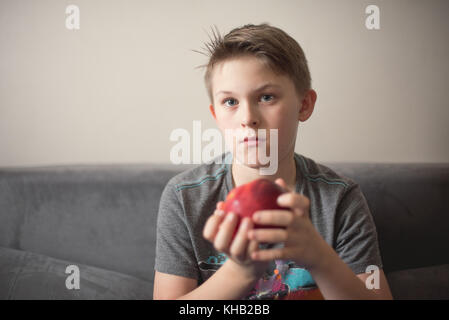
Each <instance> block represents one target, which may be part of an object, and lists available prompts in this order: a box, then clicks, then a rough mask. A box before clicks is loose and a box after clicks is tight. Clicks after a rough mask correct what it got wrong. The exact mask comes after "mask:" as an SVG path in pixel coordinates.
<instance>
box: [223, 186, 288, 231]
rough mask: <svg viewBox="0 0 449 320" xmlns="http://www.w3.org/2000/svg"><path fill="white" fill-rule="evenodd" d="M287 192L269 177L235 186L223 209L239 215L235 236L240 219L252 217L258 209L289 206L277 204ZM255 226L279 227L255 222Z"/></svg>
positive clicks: (274, 208)
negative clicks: (280, 197) (279, 197)
mask: <svg viewBox="0 0 449 320" xmlns="http://www.w3.org/2000/svg"><path fill="white" fill-rule="evenodd" d="M284 192H286V191H285V190H284V189H283V188H281V186H279V185H277V184H276V183H274V182H272V181H270V180H268V179H257V180H254V181H251V182H249V183H246V184H244V185H241V186H239V187H237V188H234V189H232V190H231V192H229V194H228V196H227V197H226V200H225V203H224V206H223V211H224V212H225V213H229V212H233V213H235V214H237V215H238V216H239V218H240V219H239V221H238V224H237V227H236V229H235V231H234V236H235V234H236V232H237V230H238V226H239V225H240V221H241V220H242V219H243V218H245V217H249V218H252V216H253V214H254V213H255V212H256V211H260V210H276V209H281V210H282V209H283V210H289V209H288V208H285V207H281V206H279V205H278V204H277V198H278V196H280V195H281V194H282V193H284ZM254 228H279V227H277V226H267V225H258V224H255V225H254Z"/></svg>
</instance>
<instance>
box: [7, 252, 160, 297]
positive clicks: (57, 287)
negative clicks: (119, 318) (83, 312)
mask: <svg viewBox="0 0 449 320" xmlns="http://www.w3.org/2000/svg"><path fill="white" fill-rule="evenodd" d="M69 265H76V266H78V268H79V275H80V277H79V278H80V281H79V284H80V287H79V289H70V290H69V289H67V287H66V279H67V278H68V277H69V276H71V274H72V273H71V272H70V273H68V274H66V273H65V271H66V268H67V267H68V266H69ZM152 293H153V283H152V282H147V281H143V280H140V279H137V278H135V277H132V276H129V275H125V274H122V273H118V272H114V271H109V270H105V269H101V268H96V267H91V266H86V265H82V264H78V263H76V262H69V261H65V260H59V259H54V258H51V257H48V256H45V255H42V254H36V253H32V252H26V251H20V250H14V249H10V248H2V247H0V299H2V300H4V299H24V300H25V299H39V300H40V299H43V300H47V299H88V300H90V299H152Z"/></svg>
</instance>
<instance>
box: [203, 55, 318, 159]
mask: <svg viewBox="0 0 449 320" xmlns="http://www.w3.org/2000/svg"><path fill="white" fill-rule="evenodd" d="M268 83H269V84H272V85H273V86H270V87H265V88H264V89H261V90H258V89H259V88H260V87H262V86H264V85H266V84H268ZM223 91H224V92H223ZM212 95H213V105H211V106H210V110H211V112H212V115H213V116H214V118H215V120H216V122H217V126H218V127H219V128H220V130H221V131H222V132H223V134H226V133H225V130H230V129H231V130H236V131H238V129H241V130H243V137H244V136H250V135H251V134H250V133H251V130H250V129H253V130H254V131H255V134H256V135H257V134H258V129H265V130H266V150H262V153H263V154H266V155H267V156H271V155H270V129H278V143H277V145H278V148H277V152H278V156H277V158H278V159H279V162H280V161H282V160H283V159H284V158H285V157H287V156H290V155H293V152H294V148H295V142H296V134H297V129H298V121H299V120H302V121H305V120H306V119H307V118H308V117H309V116H310V114H311V112H310V114H309V115H308V116H306V118H304V115H303V117H302V118H301V115H300V110H301V106H302V101H301V98H300V97H298V94H297V92H296V90H295V87H294V84H293V82H292V81H291V80H290V78H288V77H287V76H285V75H278V74H276V73H274V72H273V71H272V70H271V69H270V68H269V67H267V66H266V65H264V64H263V63H262V62H261V61H260V60H259V59H257V58H255V57H238V58H234V59H231V60H226V61H223V62H221V63H219V64H217V65H216V66H215V67H214V71H213V75H212ZM312 110H313V106H312ZM246 132H247V133H246ZM241 140H242V136H240V137H237V138H236V141H235V142H234V145H233V147H231V150H233V155H234V157H236V158H237V159H238V160H239V161H240V162H241V163H243V164H245V165H246V166H249V167H253V168H258V167H260V166H261V163H260V162H259V160H258V158H257V157H255V155H256V154H257V149H258V148H260V147H261V145H260V143H259V145H251V144H249V143H245V142H241ZM249 157H255V158H252V159H257V161H256V162H255V163H254V162H252V163H248V159H251V158H249Z"/></svg>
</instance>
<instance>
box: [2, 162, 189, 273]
mask: <svg viewBox="0 0 449 320" xmlns="http://www.w3.org/2000/svg"><path fill="white" fill-rule="evenodd" d="M180 168H181V167H179V168H178V167H176V166H167V165H137V164H136V165H129V166H128V165H97V166H96V165H78V166H50V167H37V168H18V169H2V170H0V247H7V248H12V249H17V250H24V251H32V252H36V253H40V254H43V255H47V256H50V257H54V258H58V259H62V260H70V261H72V260H73V261H78V262H79V263H82V264H85V265H89V266H95V267H99V268H105V269H108V270H114V271H117V272H121V273H125V274H129V275H132V276H135V277H138V278H141V279H143V280H147V281H151V279H152V277H153V266H154V250H155V242H156V218H157V211H158V207H159V199H160V196H161V194H162V190H163V188H164V186H165V185H166V183H167V181H168V180H169V179H170V178H171V177H172V176H174V175H175V174H176V173H177V171H176V170H178V169H179V170H181V169H180Z"/></svg>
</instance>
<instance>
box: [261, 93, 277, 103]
mask: <svg viewBox="0 0 449 320" xmlns="http://www.w3.org/2000/svg"><path fill="white" fill-rule="evenodd" d="M264 97H269V98H268V99H267V100H265V101H266V102H268V101H271V100H273V98H274V97H273V95H272V94H264V95H263V96H262V97H261V99H262V100H264ZM270 98H271V99H270Z"/></svg>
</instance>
